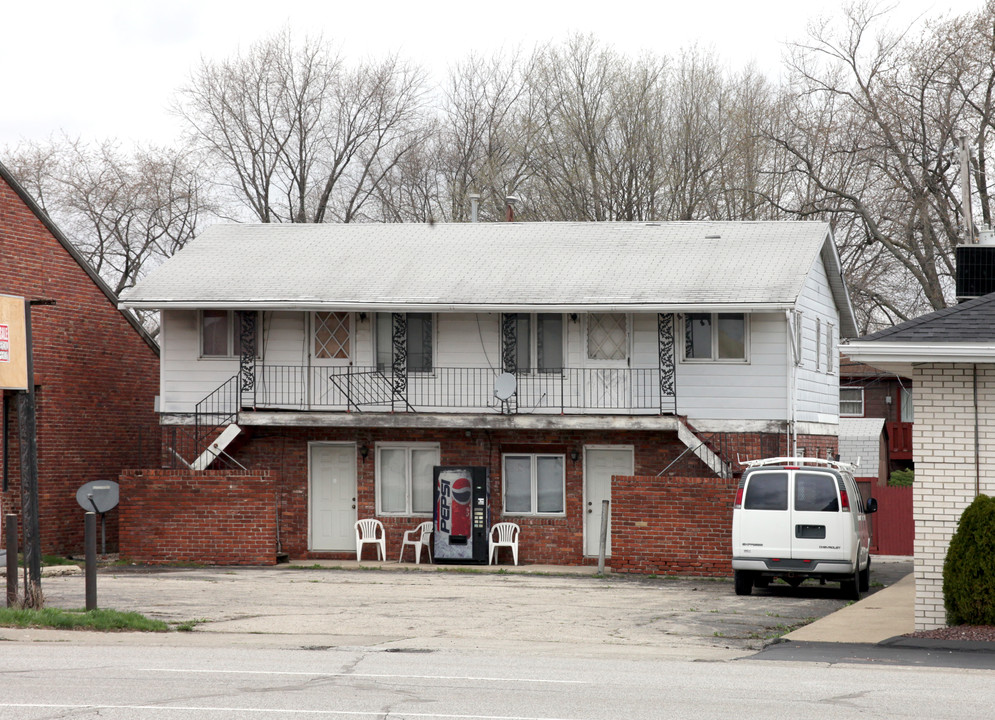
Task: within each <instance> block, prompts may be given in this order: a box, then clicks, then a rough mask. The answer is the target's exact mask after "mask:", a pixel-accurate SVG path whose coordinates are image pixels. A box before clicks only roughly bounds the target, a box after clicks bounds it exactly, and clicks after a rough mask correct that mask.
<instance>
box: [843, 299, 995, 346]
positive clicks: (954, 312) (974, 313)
mask: <svg viewBox="0 0 995 720" xmlns="http://www.w3.org/2000/svg"><path fill="white" fill-rule="evenodd" d="M870 340H875V341H880V342H903V343H931V342H932V343H958V342H962V343H978V342H995V293H992V294H991V295H984V296H983V297H979V298H975V299H973V300H968V301H966V302H963V303H961V304H959V305H954V306H953V307H948V308H943V309H942V310H937V311H936V312H932V313H929V314H928V315H923V316H922V317H917V318H913V319H912V320H908V321H906V322H903V323H901V324H900V325H895V326H894V327H890V328H886V329H885V330H879V331H878V332H876V333H872V334H871V335H865V336H864V337H861V338H858V340H857V341H858V342H864V341H870Z"/></svg>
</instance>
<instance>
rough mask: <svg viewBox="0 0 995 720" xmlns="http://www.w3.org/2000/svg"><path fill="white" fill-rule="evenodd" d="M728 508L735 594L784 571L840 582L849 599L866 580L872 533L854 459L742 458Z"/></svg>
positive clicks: (871, 506)
mask: <svg viewBox="0 0 995 720" xmlns="http://www.w3.org/2000/svg"><path fill="white" fill-rule="evenodd" d="M746 466H747V468H746V470H745V471H744V472H743V477H742V479H741V480H740V481H739V488H738V489H737V490H736V502H735V505H734V506H733V511H732V568H733V572H734V575H735V583H736V594H737V595H749V594H750V593H751V592H752V590H753V588H754V587H760V588H763V587H767V585H768V584H769V583H770V581H771V580H772V579H774V578H782V579H783V580H784V581H785V582H787V583H788V584H789V585H791V586H793V587H797V586H798V585H800V584H801V583H802V582H803V581H804V580H805V579H806V578H817V579H819V580H820V581H822V582H825V581H830V582H838V583H840V588H841V589H842V591H843V594H844V595H845V596H846V597H848V598H850V599H854V600H859V599H860V593H861V592H866V591H867V589H868V587H869V585H870V569H871V556H870V534H869V532H868V523H867V516H866V514H865V513H873V512H876V511H877V501H876V500H874V499H873V498H871V499H869V500H868V501H867V504H866V505H865V504H864V502H863V500H862V499H861V497H860V490H859V489H858V487H857V483H856V481H855V480H854V479H853V473H852V466H850V465H847V464H844V463H839V462H834V461H831V460H819V459H816V458H783V457H782V458H768V459H766V460H755V461H751V462H749V463H746Z"/></svg>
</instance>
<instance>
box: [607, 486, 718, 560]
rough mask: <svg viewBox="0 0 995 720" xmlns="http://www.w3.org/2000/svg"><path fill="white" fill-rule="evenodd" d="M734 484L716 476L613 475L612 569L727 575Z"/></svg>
mask: <svg viewBox="0 0 995 720" xmlns="http://www.w3.org/2000/svg"><path fill="white" fill-rule="evenodd" d="M737 484H738V481H737V480H723V479H721V478H700V477H683V478H671V477H668V478H660V477H624V476H616V477H614V478H613V480H612V498H613V500H612V504H613V505H614V507H613V509H612V560H611V568H612V571H613V572H624V573H653V574H661V575H701V576H708V577H725V576H728V575H730V574H731V573H732V564H731V549H732V506H733V502H734V500H735V498H736V486H737Z"/></svg>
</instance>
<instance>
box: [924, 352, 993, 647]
mask: <svg viewBox="0 0 995 720" xmlns="http://www.w3.org/2000/svg"><path fill="white" fill-rule="evenodd" d="M977 376H978V395H977V396H978V429H979V433H978V434H979V435H980V458H979V464H980V492H982V493H984V494H986V495H995V445H993V442H992V438H993V437H995V367H993V366H992V365H979V366H978V367H977ZM912 379H913V382H914V384H915V403H916V421H915V424H914V425H913V426H912V433H913V447H914V448H915V463H916V466H915V467H916V481H915V484H914V485H913V517H914V518H915V541H914V548H915V581H916V600H915V626H916V630H929V629H932V628H937V627H942V626H944V625H946V609H945V608H944V605H943V562H944V560H945V559H946V556H947V547H948V546H949V545H950V538H951V537H952V536H953V534H954V531H955V530H956V529H957V522H958V521H959V520H960V516H961V515H962V514H963V513H964V510H965V509H966V508H967V506H968V505H970V504H971V502H972V501H973V500H974V497H975V465H974V456H975V438H974V368H973V367H972V366H971V365H968V364H941V363H934V364H925V365H921V366H916V368H915V370H914V374H913V378H912Z"/></svg>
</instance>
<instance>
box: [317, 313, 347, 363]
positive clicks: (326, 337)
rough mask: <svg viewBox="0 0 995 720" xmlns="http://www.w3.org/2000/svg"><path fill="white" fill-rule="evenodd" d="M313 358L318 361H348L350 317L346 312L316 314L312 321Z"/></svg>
mask: <svg viewBox="0 0 995 720" xmlns="http://www.w3.org/2000/svg"><path fill="white" fill-rule="evenodd" d="M313 323H314V324H313V329H314V357H315V358H317V359H318V360H349V359H350V358H351V357H352V331H351V328H352V315H351V314H350V313H347V312H316V313H315V314H314V321H313Z"/></svg>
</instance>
